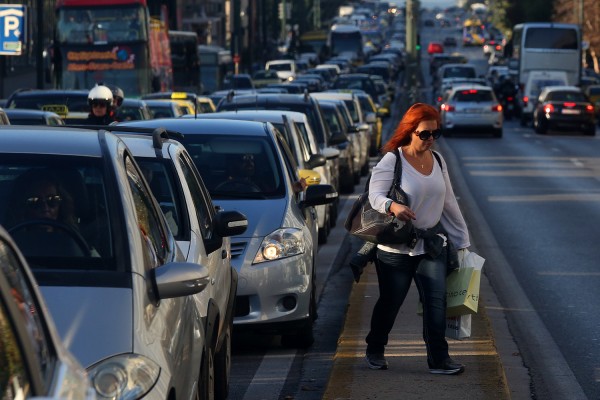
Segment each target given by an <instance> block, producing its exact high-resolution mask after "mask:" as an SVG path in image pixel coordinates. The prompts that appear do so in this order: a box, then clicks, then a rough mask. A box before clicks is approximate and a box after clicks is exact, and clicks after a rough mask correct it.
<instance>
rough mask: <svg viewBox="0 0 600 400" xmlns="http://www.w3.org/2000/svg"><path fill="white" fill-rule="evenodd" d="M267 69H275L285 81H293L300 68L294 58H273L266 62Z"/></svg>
mask: <svg viewBox="0 0 600 400" xmlns="http://www.w3.org/2000/svg"><path fill="white" fill-rule="evenodd" d="M265 69H266V70H268V71H275V72H277V75H279V78H280V79H281V80H282V81H283V82H288V81H293V80H294V79H295V78H296V74H297V72H298V68H297V67H296V62H295V61H294V60H271V61H267V63H266V64H265Z"/></svg>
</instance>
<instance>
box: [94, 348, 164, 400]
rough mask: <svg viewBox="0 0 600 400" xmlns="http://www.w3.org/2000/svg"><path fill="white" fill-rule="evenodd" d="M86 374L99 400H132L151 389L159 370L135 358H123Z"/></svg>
mask: <svg viewBox="0 0 600 400" xmlns="http://www.w3.org/2000/svg"><path fill="white" fill-rule="evenodd" d="M88 374H89V377H90V380H91V382H92V385H93V386H94V389H96V397H97V398H98V399H111V400H135V399H139V398H141V397H142V396H144V395H145V394H146V393H148V391H149V390H150V389H151V388H152V386H154V384H155V383H156V381H157V380H158V376H159V374H160V367H159V366H158V364H156V363H155V362H154V361H151V360H149V359H148V358H146V357H143V356H140V355H137V354H122V355H119V356H115V357H111V358H109V359H107V360H104V361H102V362H101V363H99V364H96V365H94V366H93V367H91V368H90V369H89V370H88Z"/></svg>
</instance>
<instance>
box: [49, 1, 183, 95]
mask: <svg viewBox="0 0 600 400" xmlns="http://www.w3.org/2000/svg"><path fill="white" fill-rule="evenodd" d="M167 32H168V29H167V24H166V23H165V22H164V21H161V20H160V19H157V18H150V15H149V12H148V6H147V4H146V0H103V1H102V2H99V1H97V0H57V1H56V29H55V38H54V52H53V54H54V56H53V62H54V72H55V77H54V78H55V85H56V87H57V88H60V89H86V90H89V89H91V88H92V87H94V85H95V84H96V83H98V82H103V83H105V84H110V85H116V86H118V87H120V88H121V89H123V91H124V92H125V95H126V96H127V97H139V96H141V95H143V94H146V93H150V92H157V91H167V90H171V89H172V79H173V78H172V77H173V74H172V65H171V55H170V47H169V38H168V35H167Z"/></svg>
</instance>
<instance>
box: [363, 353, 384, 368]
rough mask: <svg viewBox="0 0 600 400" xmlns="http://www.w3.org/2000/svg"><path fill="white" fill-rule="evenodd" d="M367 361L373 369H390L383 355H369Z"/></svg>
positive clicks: (366, 357)
mask: <svg viewBox="0 0 600 400" xmlns="http://www.w3.org/2000/svg"><path fill="white" fill-rule="evenodd" d="M365 360H366V361H367V365H368V366H369V368H371V369H388V362H387V361H386V359H385V357H384V356H383V353H367V355H366V356H365Z"/></svg>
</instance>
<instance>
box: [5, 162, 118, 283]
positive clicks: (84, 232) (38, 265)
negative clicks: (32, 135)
mask: <svg viewBox="0 0 600 400" xmlns="http://www.w3.org/2000/svg"><path fill="white" fill-rule="evenodd" d="M0 160H1V161H0V222H1V223H2V225H3V226H4V227H5V228H6V229H7V230H8V231H9V233H10V234H11V235H12V236H13V239H14V240H15V242H16V243H17V245H18V246H19V248H20V250H21V252H22V253H23V254H24V255H25V257H27V260H28V262H29V265H30V267H31V268H32V269H33V270H34V272H35V271H36V270H37V269H46V268H51V269H52V268H59V267H60V268H64V267H69V269H70V270H73V271H76V270H86V271H107V270H108V271H110V270H116V268H117V266H116V265H115V262H114V260H113V257H114V252H113V243H112V237H113V235H112V229H111V228H112V227H111V223H110V221H111V219H110V210H111V207H109V205H108V202H107V198H108V196H107V193H106V185H105V182H104V167H103V164H102V161H101V160H99V159H93V158H89V157H85V158H84V157H74V156H73V157H68V156H64V157H59V158H56V157H50V156H43V155H38V156H28V157H22V156H13V155H6V154H4V155H2V157H1V158H0ZM84 259H85V260H84Z"/></svg>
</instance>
